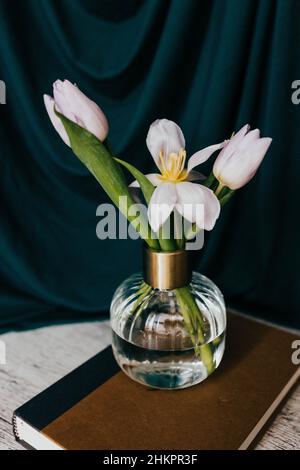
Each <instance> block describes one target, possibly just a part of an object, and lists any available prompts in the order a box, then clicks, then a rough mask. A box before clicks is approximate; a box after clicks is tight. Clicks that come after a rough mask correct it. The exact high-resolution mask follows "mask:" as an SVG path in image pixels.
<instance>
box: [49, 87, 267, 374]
mask: <svg viewBox="0 0 300 470" xmlns="http://www.w3.org/2000/svg"><path fill="white" fill-rule="evenodd" d="M44 102H45V106H46V109H47V112H48V114H49V117H50V119H51V121H52V124H53V126H54V127H55V129H56V130H57V132H58V133H59V135H60V136H61V138H62V139H63V141H64V142H65V143H66V144H67V145H68V146H69V147H71V149H72V150H73V152H74V154H75V155H76V156H77V157H78V158H79V159H80V160H81V162H82V163H83V164H84V165H85V166H86V167H87V168H88V169H89V171H90V172H91V173H92V174H93V175H94V177H95V178H96V179H97V180H98V182H99V183H100V185H101V186H102V188H103V189H104V191H106V193H107V194H108V196H109V197H110V199H111V200H112V202H113V203H114V204H115V205H116V206H117V207H118V208H119V210H120V211H121V212H122V213H123V214H124V215H125V217H127V219H128V220H129V222H130V223H131V224H132V225H133V227H134V228H135V230H137V231H138V232H139V234H140V236H141V238H143V239H144V241H145V243H146V244H147V245H148V246H149V248H150V249H153V250H161V251H174V250H178V249H185V246H186V243H187V241H188V240H189V239H191V238H192V237H195V234H196V233H197V232H198V231H201V230H212V229H213V227H214V225H215V223H216V220H217V218H218V217H219V214H220V210H221V207H222V206H223V205H224V204H225V203H226V202H227V201H228V200H229V199H230V197H231V196H232V195H233V194H234V192H235V191H236V190H237V189H239V188H241V187H242V186H244V185H245V184H246V183H247V182H248V181H249V180H250V179H251V178H252V177H253V176H254V175H255V173H256V171H257V169H258V167H259V165H260V164H261V162H262V160H263V158H264V156H265V154H266V152H267V150H268V148H269V146H270V144H271V141H272V139H270V138H268V137H264V138H261V137H260V131H259V130H258V129H254V130H250V127H249V125H245V126H243V127H242V128H241V129H240V130H239V131H238V132H237V133H234V134H233V135H232V136H231V138H230V139H228V140H224V141H223V142H221V143H218V144H214V145H210V146H209V147H206V148H204V149H202V150H199V151H198V152H196V153H194V154H193V155H192V156H191V157H190V158H187V154H186V146H185V139H184V135H183V133H182V131H181V129H180V127H179V126H178V125H177V124H176V123H175V122H173V121H169V120H167V119H158V120H156V121H155V122H153V123H152V124H151V126H150V128H149V132H148V135H147V139H146V143H147V147H148V149H149V152H150V154H151V155H152V157H153V159H154V162H155V164H156V167H157V169H158V172H157V173H151V174H147V175H144V174H143V173H142V172H141V171H140V170H139V169H137V168H135V167H134V166H133V165H131V164H130V163H128V162H125V161H123V160H121V159H120V158H118V157H116V156H115V155H114V154H113V153H112V150H111V147H110V145H109V144H108V140H107V135H108V122H107V119H106V117H105V115H104V113H103V112H102V110H101V109H100V108H99V106H98V105H97V104H96V103H94V102H93V101H91V100H90V99H89V98H87V97H86V96H85V95H84V94H83V93H82V92H81V91H80V90H79V88H78V87H77V86H76V85H73V84H72V83H70V82H69V81H68V80H64V81H61V80H57V81H56V82H55V83H54V85H53V98H52V97H50V96H48V95H44ZM218 151H219V153H218V155H217V157H216V159H215V161H214V165H213V168H212V171H211V173H210V175H209V176H208V177H204V176H203V175H202V174H201V173H199V172H198V171H197V170H196V168H198V167H199V165H201V164H202V163H204V162H205V161H206V160H208V159H209V158H210V157H211V156H212V154H214V153H215V152H218ZM123 168H126V170H128V171H129V173H131V175H132V177H133V178H134V181H133V182H132V183H131V184H130V185H129V186H128V185H127V183H126V180H125V177H124V173H123ZM134 187H139V188H140V191H141V192H142V194H143V197H144V200H145V203H146V205H147V212H146V215H145V214H144V217H136V216H135V215H132V211H131V210H130V209H131V207H132V206H133V205H134V204H136V200H135V198H134V195H133V191H132V188H134ZM199 205H200V206H201V207H202V210H200V211H199V210H196V207H197V206H199ZM178 214H179V215H180V217H181V218H182V220H184V221H187V222H188V224H189V230H185V231H184V234H182V231H180V230H179V231H178V230H177V234H176V226H175V225H176V224H175V222H174V221H175V219H177V216H178ZM175 216H176V217H175ZM168 221H169V222H170V223H171V226H172V224H173V226H172V229H171V230H169V231H168V236H166V231H165V229H164V227H165V225H166V223H167V222H168ZM178 233H179V236H178ZM170 234H171V235H170ZM147 289H149V286H147V284H145V283H144V284H143V285H141V289H140V297H139V303H140V305H136V306H135V308H137V309H138V308H139V307H140V306H141V305H142V303H143V299H144V298H145V295H146V293H147ZM176 296H177V299H178V303H179V305H180V307H181V310H182V314H183V318H184V322H185V326H186V330H187V331H188V333H189V335H190V336H191V338H192V340H193V344H194V346H195V351H197V350H199V351H200V350H201V359H202V360H203V362H204V363H205V364H206V367H207V369H208V371H209V372H211V371H212V370H213V368H214V364H213V360H212V354H211V351H210V347H209V345H207V347H203V344H202V343H204V339H203V338H204V331H203V321H202V316H201V315H200V312H199V309H198V306H197V303H196V301H195V299H194V298H193V295H192V293H191V291H190V290H189V289H188V288H187V287H181V288H178V289H176ZM201 345H202V347H201Z"/></svg>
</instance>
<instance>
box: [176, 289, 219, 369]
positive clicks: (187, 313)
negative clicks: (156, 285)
mask: <svg viewBox="0 0 300 470" xmlns="http://www.w3.org/2000/svg"><path fill="white" fill-rule="evenodd" d="M175 292H176V297H177V300H178V303H179V305H180V308H181V312H182V316H183V319H184V321H185V324H186V328H187V331H188V333H189V334H190V336H191V339H192V341H193V343H194V348H195V353H196V354H197V355H198V356H199V357H200V358H201V360H202V362H203V364H204V365H205V368H206V370H207V374H208V375H210V374H211V373H212V372H213V371H214V370H215V362H214V359H213V350H212V346H211V345H210V344H205V336H204V334H205V327H204V323H203V318H202V314H201V312H200V310H199V307H198V305H197V303H196V301H195V297H194V295H193V294H192V292H191V291H190V288H189V287H188V286H186V287H181V288H179V289H176V290H175Z"/></svg>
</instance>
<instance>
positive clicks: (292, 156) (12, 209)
mask: <svg viewBox="0 0 300 470" xmlns="http://www.w3.org/2000/svg"><path fill="white" fill-rule="evenodd" d="M299 16H300V2H299V1H297V0H277V1H275V0H257V1H254V0H243V1H240V0H214V1H213V0H204V1H201V2H199V1H198V0H185V1H183V0H170V1H169V0H144V1H139V0H127V1H126V2H124V1H122V0H102V1H100V2H99V1H97V0H24V1H22V2H20V1H17V0H2V1H1V2H0V79H1V80H4V81H5V83H6V87H7V104H6V105H0V142H1V144H0V163H1V172H0V178H1V184H0V206H1V230H0V328H2V329H5V328H10V327H18V326H19V327H20V326H22V325H33V324H34V323H35V322H36V324H37V322H38V323H39V324H40V322H47V321H49V322H51V321H62V320H64V321H72V320H73V319H76V320H78V319H83V320H84V319H90V318H101V316H105V315H106V314H107V311H108V309H109V304H110V299H111V296H112V294H113V292H114V289H115V288H116V287H117V285H118V284H119V283H120V282H121V281H122V280H123V279H124V278H125V277H126V276H128V275H129V274H131V273H133V272H135V271H137V270H139V269H140V267H141V266H140V256H139V252H140V250H141V242H140V241H138V242H137V241H134V240H102V241H100V240H99V239H97V237H96V224H97V222H98V221H99V218H97V217H96V208H97V206H98V205H99V204H100V203H102V202H105V201H107V198H106V196H105V194H104V193H103V191H102V189H101V188H100V187H99V185H98V184H97V182H96V181H94V179H93V177H92V176H91V175H90V174H89V173H88V172H87V170H86V169H85V168H84V167H83V166H82V165H81V164H80V162H79V161H78V160H77V159H76V157H74V155H73V154H72V152H71V151H70V150H69V149H68V148H67V147H66V146H65V145H64V144H63V142H62V141H61V140H60V138H59V137H58V136H57V134H56V133H55V131H54V129H53V128H52V126H51V124H50V122H49V119H48V117H47V115H46V112H45V110H44V106H43V100H42V95H43V93H50V92H51V84H52V82H53V81H54V80H55V79H57V78H61V79H64V78H68V79H69V80H71V81H72V82H75V83H77V84H78V85H79V86H80V88H81V89H82V90H83V91H84V92H85V93H86V94H87V95H88V96H89V97H91V98H92V99H94V100H95V101H96V102H97V103H99V105H100V106H101V107H102V108H103V110H104V111H105V113H106V114H107V116H108V119H109V122H110V141H111V142H112V143H113V146H114V150H115V151H116V152H117V153H118V154H119V155H122V157H123V158H124V159H127V160H128V161H130V162H132V163H133V164H134V165H136V166H138V167H139V168H140V169H141V170H143V171H145V172H151V171H153V169H154V168H153V162H152V159H151V158H150V155H149V154H148V151H147V148H146V144H145V138H146V134H147V130H148V127H149V125H150V124H151V122H152V121H153V120H154V119H156V118H161V117H167V118H169V119H173V120H175V121H176V122H177V123H178V124H179V125H180V126H181V127H182V129H183V131H184V134H185V137H186V142H187V152H188V154H190V155H191V154H192V152H194V151H195V150H197V149H199V148H202V147H205V146H206V145H210V144H212V143H215V142H219V141H220V140H221V139H224V138H228V136H230V135H231V133H232V131H233V130H236V129H238V128H239V127H240V126H241V125H243V124H245V123H246V122H249V123H250V124H251V126H252V127H259V128H260V129H261V131H262V134H263V135H265V136H271V137H273V139H274V140H273V143H272V146H271V149H270V151H269V153H268V155H267V157H266V159H265V161H264V163H263V165H262V167H261V169H260V171H259V173H258V174H257V175H256V177H255V178H254V179H253V181H252V182H251V183H249V185H247V186H246V187H245V188H243V189H242V190H240V191H239V192H238V193H237V194H236V195H235V196H234V197H233V199H232V200H231V201H230V203H229V204H228V205H227V206H226V207H225V208H224V210H223V213H222V215H221V218H220V219H219V221H218V222H217V226H216V228H215V229H214V231H213V232H212V233H210V234H206V237H205V246H204V249H203V250H202V251H201V252H200V253H199V260H198V267H199V270H201V271H202V272H203V273H204V274H207V275H208V276H210V277H211V278H212V279H213V280H214V281H215V282H216V283H217V284H218V285H219V287H220V288H221V289H222V290H223V292H224V294H225V296H226V300H227V303H228V304H229V305H232V306H234V307H236V308H239V309H242V310H243V311H245V312H247V313H250V314H253V315H257V316H262V317H265V318H268V319H271V320H273V321H278V322H282V323H285V324H289V325H292V326H298V327H299V326H300V315H299V309H300V282H299V276H298V266H299V265H300V259H299V248H298V241H299V222H298V213H299V209H298V205H299V202H300V201H299V199H300V196H299V191H298V188H299V186H300V181H299V178H300V159H299V149H298V147H299V143H300V142H299V128H300V105H299V106H295V105H293V104H292V102H291V94H292V89H291V83H292V81H293V80H296V79H299V78H300V70H299V69H300V32H299V31H300V30H299V25H298V18H299ZM210 164H211V162H207V164H206V167H205V169H206V170H208V168H209V166H210Z"/></svg>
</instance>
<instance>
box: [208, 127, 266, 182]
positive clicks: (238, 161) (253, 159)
mask: <svg viewBox="0 0 300 470" xmlns="http://www.w3.org/2000/svg"><path fill="white" fill-rule="evenodd" d="M249 130H250V126H249V125H248V124H246V125H245V126H244V127H242V128H241V129H240V130H239V131H238V132H237V133H236V134H235V135H234V136H233V137H232V138H231V139H230V140H228V141H227V142H226V144H225V145H224V147H223V149H222V150H221V152H220V153H219V155H218V157H217V158H216V161H215V164H214V167H213V174H214V176H215V177H216V178H217V180H218V181H219V183H220V186H221V187H224V186H226V187H228V188H230V189H233V190H235V189H239V188H241V187H242V186H244V185H245V184H246V183H248V181H250V180H251V178H253V176H254V175H255V173H256V171H257V169H258V167H259V165H260V164H261V162H262V160H263V158H264V156H265V154H266V152H267V150H268V148H269V146H270V144H271V142H272V139H270V138H269V137H264V138H260V132H259V129H254V130H253V131H250V132H249Z"/></svg>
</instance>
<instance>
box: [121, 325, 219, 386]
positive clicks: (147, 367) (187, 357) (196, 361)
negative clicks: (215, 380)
mask: <svg viewBox="0 0 300 470" xmlns="http://www.w3.org/2000/svg"><path fill="white" fill-rule="evenodd" d="M112 345H113V351H114V354H115V356H116V359H117V362H118V364H119V365H120V366H121V368H122V369H123V370H124V372H125V373H126V374H127V375H129V377H131V378H132V379H133V380H136V381H137V382H140V383H142V384H144V385H148V386H150V387H155V388H160V389H162V388H165V389H174V388H185V387H190V386H191V385H195V384H197V383H200V382H202V381H203V380H204V379H206V377H207V376H208V371H207V368H206V366H205V364H204V363H203V361H202V360H201V348H202V349H203V346H202V347H201V346H200V347H199V349H198V351H197V353H196V352H195V349H194V347H190V348H187V349H176V350H165V349H163V350H159V349H149V348H144V347H141V346H137V345H135V344H133V343H131V342H130V341H126V340H125V339H123V338H121V337H120V336H119V335H118V334H117V333H115V332H114V331H113V338H112ZM224 345H225V332H224V331H223V332H222V333H221V334H220V335H219V336H217V337H215V338H214V339H213V340H212V341H210V342H209V343H206V344H205V345H204V347H206V348H207V347H209V348H210V350H211V352H212V358H213V361H214V367H215V368H217V367H218V365H219V363H220V362H221V359H222V356H223V352H224Z"/></svg>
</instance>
